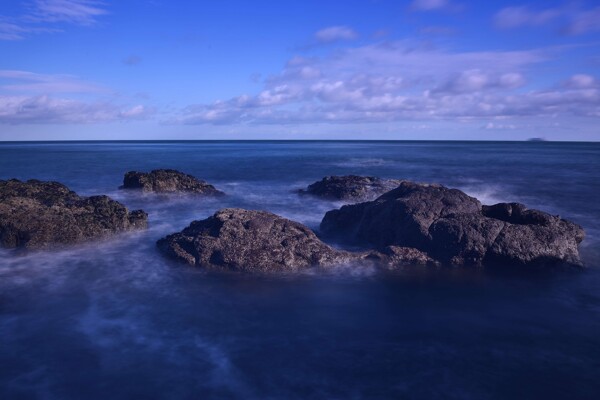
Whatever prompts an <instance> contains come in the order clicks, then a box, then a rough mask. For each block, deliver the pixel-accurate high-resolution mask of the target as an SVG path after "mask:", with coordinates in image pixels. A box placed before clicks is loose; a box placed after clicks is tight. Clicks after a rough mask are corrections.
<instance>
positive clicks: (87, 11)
mask: <svg viewBox="0 0 600 400" xmlns="http://www.w3.org/2000/svg"><path fill="white" fill-rule="evenodd" d="M103 6H104V3H103V2H99V1H93V0H35V2H34V6H33V9H32V11H31V13H30V15H29V18H30V19H32V20H34V21H43V22H66V23H70V24H76V25H92V24H94V23H96V19H97V18H98V17H100V16H102V15H106V14H108V11H107V10H106V9H104V8H103Z"/></svg>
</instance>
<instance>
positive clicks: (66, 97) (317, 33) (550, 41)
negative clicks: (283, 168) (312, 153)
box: [0, 0, 600, 140]
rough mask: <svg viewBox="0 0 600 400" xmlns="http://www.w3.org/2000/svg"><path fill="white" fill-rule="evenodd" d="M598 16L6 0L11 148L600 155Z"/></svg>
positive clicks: (4, 130)
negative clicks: (494, 143)
mask: <svg viewBox="0 0 600 400" xmlns="http://www.w3.org/2000/svg"><path fill="white" fill-rule="evenodd" d="M599 50H600V4H599V2H595V1H579V2H569V1H529V2H525V3H522V2H519V1H485V2H482V1H477V2H476V1H458V0H416V1H398V0H396V1H392V0H372V1H368V0H365V1H345V2H340V1H328V0H321V1H311V0H308V1H302V2H274V1H233V0H229V1H227V0H225V1H219V2H208V1H200V2H191V1H190V2H173V1H164V0H155V1H141V0H132V1H118V2H117V1H108V0H104V1H88V0H23V1H20V0H8V1H4V2H2V3H1V4H0V55H1V56H0V140H17V139H114V138H131V139H146V138H148V139H170V138H173V139H180V138H184V139H195V138H198V139H221V138H242V139H254V138H322V139H330V138H331V139H344V138H348V139H362V138H365V139H366V138H381V139H417V138H424V139H427V138H431V139H523V138H527V137H531V136H544V137H547V138H550V139H559V140H598V138H600V132H599V130H598V125H600V124H598V122H600V121H599V120H600V94H599V90H600V84H599V78H600V74H599V71H600V52H599Z"/></svg>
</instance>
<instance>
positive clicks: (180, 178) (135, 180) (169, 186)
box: [121, 169, 224, 196]
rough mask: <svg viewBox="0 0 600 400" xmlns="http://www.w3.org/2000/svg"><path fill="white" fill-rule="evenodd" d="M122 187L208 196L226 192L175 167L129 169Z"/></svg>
mask: <svg viewBox="0 0 600 400" xmlns="http://www.w3.org/2000/svg"><path fill="white" fill-rule="evenodd" d="M121 189H140V190H142V191H144V192H156V193H194V194H200V195H207V196H221V195H223V194H224V193H223V192H221V191H220V190H218V189H216V188H215V187H214V186H213V185H210V184H209V183H207V182H205V181H203V180H201V179H198V178H196V177H194V176H192V175H188V174H184V173H183V172H179V171H176V170H173V169H155V170H153V171H150V172H138V171H129V172H127V173H126V174H125V176H124V177H123V186H121Z"/></svg>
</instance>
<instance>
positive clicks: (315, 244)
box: [157, 208, 353, 271]
mask: <svg viewBox="0 0 600 400" xmlns="http://www.w3.org/2000/svg"><path fill="white" fill-rule="evenodd" d="M157 245H158V247H159V248H160V249H161V250H162V251H163V252H165V253H166V254H167V255H170V256H172V257H175V258H177V259H179V260H182V261H185V262H187V263H188V264H191V265H197V266H202V267H204V268H207V269H230V270H242V271H295V270H299V269H304V268H308V267H327V266H331V265H335V264H340V263H344V262H347V261H350V260H351V259H352V258H353V256H352V255H351V254H350V253H348V252H344V251H338V250H335V249H333V248H331V247H329V246H328V245H326V244H325V243H323V242H322V241H321V240H319V238H317V236H316V235H315V234H314V233H313V232H312V231H311V230H310V229H309V228H307V227H305V226H304V225H302V224H300V223H298V222H294V221H290V220H288V219H285V218H282V217H279V216H277V215H275V214H272V213H269V212H266V211H251V210H243V209H235V208H230V209H224V210H221V211H218V212H217V213H215V214H214V215H213V216H211V217H209V218H207V219H205V220H202V221H194V222H192V223H191V224H190V225H189V226H188V227H187V228H185V229H184V230H183V231H181V232H179V233H175V234H172V235H169V236H167V237H166V238H163V239H161V240H159V241H158V242H157Z"/></svg>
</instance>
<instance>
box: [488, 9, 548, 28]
mask: <svg viewBox="0 0 600 400" xmlns="http://www.w3.org/2000/svg"><path fill="white" fill-rule="evenodd" d="M559 16H560V11H559V10H558V9H554V8H551V9H547V10H540V11H533V10H530V9H529V8H528V7H525V6H521V7H506V8H503V9H502V10H500V11H499V12H498V13H497V14H496V15H495V16H494V23H495V24H496V26H497V27H498V28H501V29H511V28H519V27H522V26H540V25H544V24H547V23H549V22H552V21H553V20H555V19H556V18H558V17H559Z"/></svg>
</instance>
